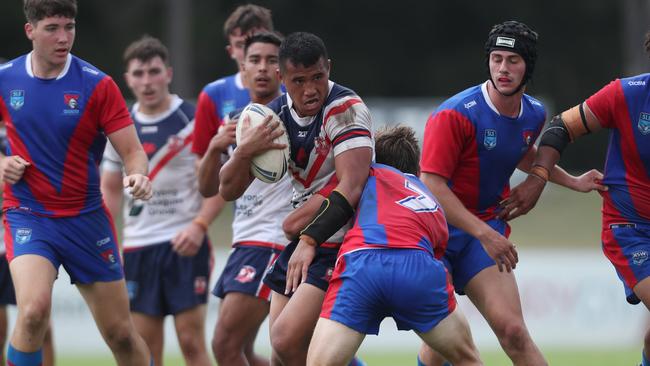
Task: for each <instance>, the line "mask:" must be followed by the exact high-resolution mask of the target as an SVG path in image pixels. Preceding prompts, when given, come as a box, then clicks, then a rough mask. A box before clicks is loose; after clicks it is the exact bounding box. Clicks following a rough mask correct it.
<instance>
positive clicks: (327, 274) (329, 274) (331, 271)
mask: <svg viewBox="0 0 650 366" xmlns="http://www.w3.org/2000/svg"><path fill="white" fill-rule="evenodd" d="M332 274H334V267H329V268H327V271H325V276H323V277H321V278H322V279H323V280H325V281H328V282H329V280H331V279H332Z"/></svg>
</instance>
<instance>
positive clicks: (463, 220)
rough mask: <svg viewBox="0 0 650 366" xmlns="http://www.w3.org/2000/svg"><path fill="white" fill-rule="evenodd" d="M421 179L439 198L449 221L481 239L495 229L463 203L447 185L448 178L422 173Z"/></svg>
mask: <svg viewBox="0 0 650 366" xmlns="http://www.w3.org/2000/svg"><path fill="white" fill-rule="evenodd" d="M420 179H421V180H422V182H424V184H426V186H427V187H428V188H429V190H430V191H431V192H432V193H433V194H434V196H435V197H436V198H437V199H438V202H440V205H441V206H442V209H443V210H444V211H445V218H446V219H447V223H449V224H450V225H453V226H455V227H457V228H459V229H461V230H463V231H465V232H466V233H468V234H470V235H472V236H473V237H475V238H477V239H479V240H481V238H482V237H484V236H485V235H489V234H490V233H491V232H492V231H494V230H493V229H492V228H491V227H490V226H489V225H487V224H486V223H485V222H484V221H483V220H481V219H479V218H478V217H477V216H476V215H474V214H473V213H471V212H470V211H469V210H468V209H467V208H466V207H465V205H463V203H462V202H461V201H460V199H458V197H457V196H456V195H455V194H454V192H452V190H451V189H450V188H449V186H447V181H446V179H444V178H442V177H439V176H435V175H434V174H428V173H424V174H422V175H421V177H420Z"/></svg>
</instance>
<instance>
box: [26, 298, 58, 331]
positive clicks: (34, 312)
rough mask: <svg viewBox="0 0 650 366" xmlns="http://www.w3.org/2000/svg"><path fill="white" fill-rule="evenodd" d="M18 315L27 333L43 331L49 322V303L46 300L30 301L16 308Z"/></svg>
mask: <svg viewBox="0 0 650 366" xmlns="http://www.w3.org/2000/svg"><path fill="white" fill-rule="evenodd" d="M18 316H19V317H20V318H21V320H22V324H23V325H24V326H25V328H26V330H27V331H28V332H29V333H38V332H41V331H45V329H46V328H47V326H48V324H49V318H50V303H49V302H48V301H34V302H31V303H29V304H27V305H26V306H23V307H22V308H20V309H19V310H18Z"/></svg>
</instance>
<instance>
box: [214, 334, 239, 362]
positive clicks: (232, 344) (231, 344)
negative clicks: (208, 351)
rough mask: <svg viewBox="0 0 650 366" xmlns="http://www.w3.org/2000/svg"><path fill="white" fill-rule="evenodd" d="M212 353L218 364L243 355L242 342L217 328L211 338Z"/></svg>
mask: <svg viewBox="0 0 650 366" xmlns="http://www.w3.org/2000/svg"><path fill="white" fill-rule="evenodd" d="M211 346H212V353H214V357H215V358H216V359H217V362H218V363H219V364H222V363H224V361H225V360H228V359H230V358H232V357H238V356H239V355H241V354H243V353H244V342H243V340H241V339H238V338H237V337H236V336H235V335H234V334H232V333H231V332H228V331H227V330H226V329H223V328H217V329H216V331H215V333H214V337H213V338H212V344H211Z"/></svg>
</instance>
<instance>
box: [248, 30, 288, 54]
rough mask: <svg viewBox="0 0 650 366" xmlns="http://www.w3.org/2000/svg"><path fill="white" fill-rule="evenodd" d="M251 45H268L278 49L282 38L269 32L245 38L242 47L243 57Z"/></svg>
mask: <svg viewBox="0 0 650 366" xmlns="http://www.w3.org/2000/svg"><path fill="white" fill-rule="evenodd" d="M253 43H270V44H273V45H276V46H277V47H280V45H281V44H282V38H281V36H280V35H279V34H277V33H270V32H264V33H256V34H253V35H252V36H250V37H247V38H246V43H245V45H244V55H245V54H247V53H248V47H250V46H251V45H252V44H253Z"/></svg>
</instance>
